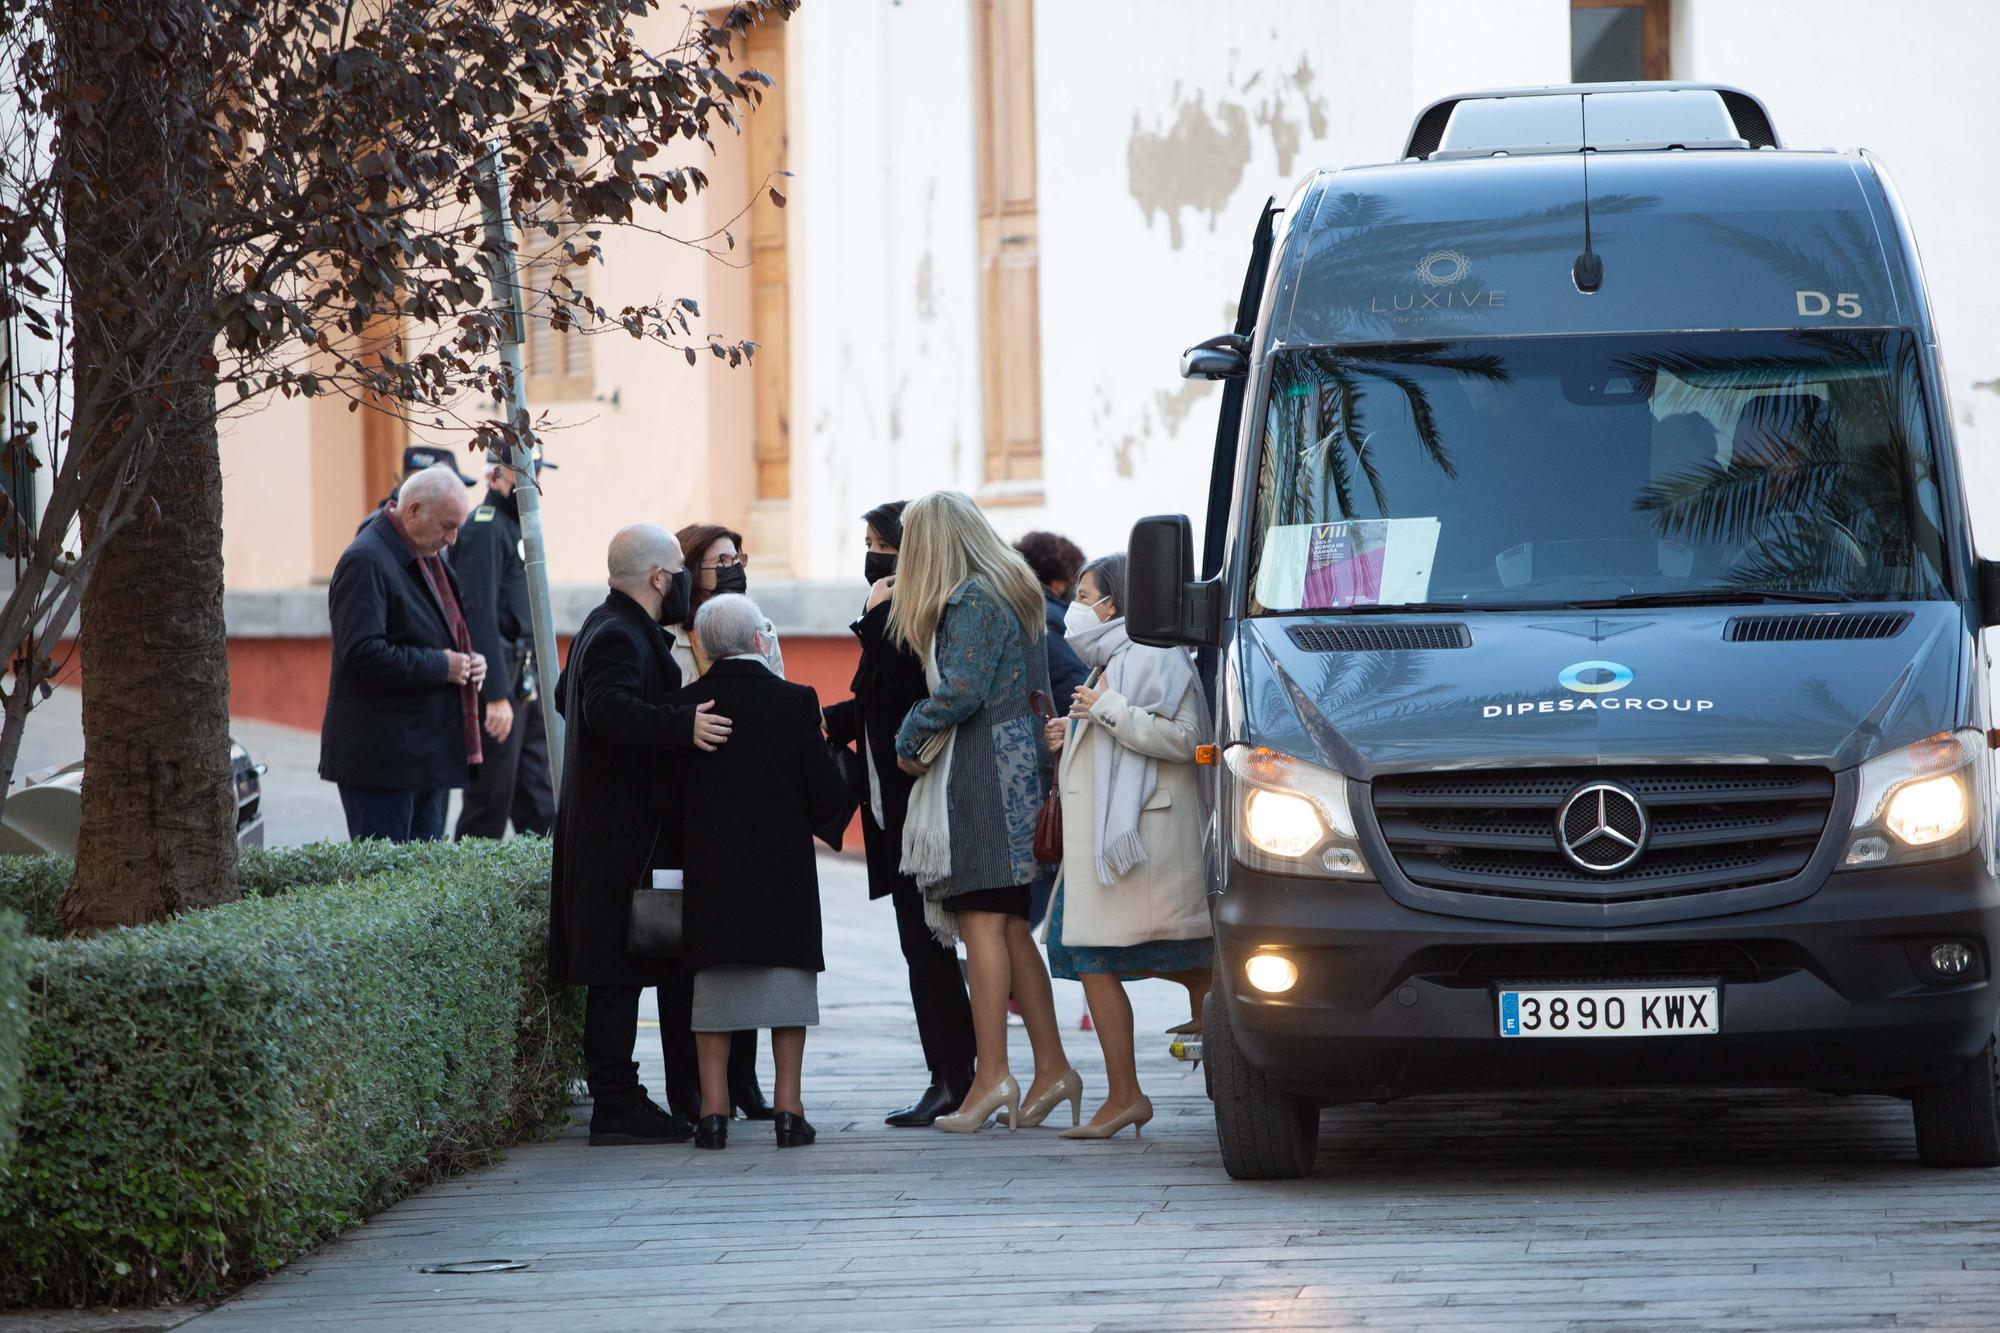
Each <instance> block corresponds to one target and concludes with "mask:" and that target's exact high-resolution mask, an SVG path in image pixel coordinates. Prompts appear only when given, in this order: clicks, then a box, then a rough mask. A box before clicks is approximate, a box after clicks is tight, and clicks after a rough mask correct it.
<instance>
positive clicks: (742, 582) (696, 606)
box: [673, 523, 785, 682]
mask: <svg viewBox="0 0 2000 1333" xmlns="http://www.w3.org/2000/svg"><path fill="white" fill-rule="evenodd" d="M674 536H676V537H677V538H679V539H680V543H681V554H682V555H683V556H685V557H686V559H687V567H688V573H689V574H690V575H692V576H693V578H694V587H693V588H692V589H690V590H689V593H688V609H687V616H686V618H685V619H683V620H682V621H681V623H680V624H678V625H675V626H673V632H674V665H675V666H678V667H679V668H680V669H681V679H682V680H684V681H690V682H691V681H693V680H695V679H696V678H697V677H700V676H703V675H706V674H707V672H708V664H709V658H708V655H707V654H706V653H704V652H702V650H701V639H700V638H699V637H698V636H697V635H696V634H695V632H694V613H695V612H697V611H699V610H701V604H702V603H703V602H706V601H707V600H708V599H709V598H711V597H713V596H715V595H716V594H717V593H719V592H745V591H747V590H748V589H749V587H750V557H749V556H748V555H747V554H745V552H744V550H743V534H742V533H740V532H737V531H735V530H733V529H730V528H725V527H723V526H722V525H721V524H720V523H690V524H688V525H687V526H686V527H684V528H682V529H681V530H680V531H679V532H677V533H675V534H674ZM763 633H764V636H765V637H764V641H765V642H766V643H768V644H769V645H770V648H769V651H768V653H767V655H766V656H765V658H764V665H765V666H767V667H769V668H771V674H772V675H774V676H779V677H782V676H783V675H784V674H785V653H784V649H782V648H780V647H779V646H778V632H777V630H776V629H774V628H772V626H771V622H770V621H768V620H766V621H765V622H764V630H763Z"/></svg>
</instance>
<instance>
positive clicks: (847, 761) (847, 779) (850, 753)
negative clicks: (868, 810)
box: [813, 736, 868, 852]
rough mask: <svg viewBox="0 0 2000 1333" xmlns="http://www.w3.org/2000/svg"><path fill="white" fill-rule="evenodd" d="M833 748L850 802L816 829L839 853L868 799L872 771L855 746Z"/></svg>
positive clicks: (836, 765)
mask: <svg viewBox="0 0 2000 1333" xmlns="http://www.w3.org/2000/svg"><path fill="white" fill-rule="evenodd" d="M861 743H862V744H863V745H866V744H867V743H868V739H867V737H865V736H864V737H862V740H861ZM832 748H833V762H834V766H835V767H836V768H838V769H839V770H840V780H841V782H842V783H843V784H844V785H845V788H846V791H847V799H846V800H845V801H843V802H841V807H840V813H839V814H837V815H835V816H834V817H833V818H832V819H829V820H827V821H826V823H824V824H821V825H820V826H819V827H818V828H816V829H814V830H813V836H815V837H817V838H818V839H819V840H820V841H821V842H823V843H825V844H826V845H827V846H828V847H830V848H832V849H833V850H834V851H836V852H837V851H839V850H840V844H841V843H842V842H843V841H845V840H846V834H847V826H848V825H849V824H850V823H852V822H853V820H854V812H855V811H857V810H859V809H860V808H861V804H862V802H864V801H866V800H867V799H868V768H867V761H866V760H865V759H863V758H862V757H861V756H860V755H858V754H856V753H855V752H854V749H853V747H852V746H847V745H836V746H833V747H832Z"/></svg>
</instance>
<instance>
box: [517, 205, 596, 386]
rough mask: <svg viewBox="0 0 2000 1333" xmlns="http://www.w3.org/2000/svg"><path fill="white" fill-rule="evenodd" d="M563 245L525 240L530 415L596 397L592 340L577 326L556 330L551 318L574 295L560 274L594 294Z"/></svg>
mask: <svg viewBox="0 0 2000 1333" xmlns="http://www.w3.org/2000/svg"><path fill="white" fill-rule="evenodd" d="M562 259H563V254H562V242H561V241H560V240H551V239H549V237H548V235H547V233H545V232H540V231H537V232H534V233H532V234H531V235H530V236H529V237H526V238H524V244H523V246H522V254H521V298H522V300H523V302H524V303H525V304H526V306H527V312H526V313H527V323H528V327H527V330H526V338H525V339H524V341H523V342H522V344H521V361H522V366H523V369H525V370H526V371H527V378H528V406H529V409H530V410H533V409H534V408H536V407H538V406H540V405H541V404H544V403H549V402H563V401H573V400H575V399H579V398H589V397H592V396H593V395H595V394H596V392H597V382H596V376H595V374H594V373H593V372H592V368H591V358H590V339H589V337H587V336H586V335H585V334H583V333H581V332H580V331H578V330H577V329H576V328H575V327H574V326H572V327H570V328H566V329H557V328H556V327H555V326H554V325H552V324H551V323H550V322H549V313H550V311H551V309H552V308H553V307H554V306H555V305H557V304H558V303H559V302H558V299H557V298H556V297H552V296H550V295H549V293H551V292H556V293H559V294H560V296H561V298H562V300H561V301H560V304H564V305H567V304H568V298H569V296H570V291H569V289H568V288H567V287H565V286H563V285H562V284H561V283H559V282H557V281H556V275H557V274H558V273H560V274H561V275H562V276H563V277H564V278H566V279H568V280H569V281H570V282H572V283H574V284H575V285H576V289H577V291H579V292H584V291H588V290H589V288H590V277H589V275H590V269H589V268H588V267H587V266H585V265H580V264H578V265H563V264H562Z"/></svg>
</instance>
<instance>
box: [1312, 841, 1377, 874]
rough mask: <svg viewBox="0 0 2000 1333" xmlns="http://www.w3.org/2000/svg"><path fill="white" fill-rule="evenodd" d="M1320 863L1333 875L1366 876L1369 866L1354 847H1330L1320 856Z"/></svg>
mask: <svg viewBox="0 0 2000 1333" xmlns="http://www.w3.org/2000/svg"><path fill="white" fill-rule="evenodd" d="M1319 863H1320V864H1321V865H1322V866H1324V867H1326V871H1327V873H1328V874H1331V875H1366V874H1367V873H1368V865H1367V863H1366V862H1364V861H1363V860H1362V859H1361V853H1360V851H1359V850H1357V849H1356V848H1353V847H1329V848H1327V849H1326V850H1325V851H1323V852H1321V853H1320V854H1319Z"/></svg>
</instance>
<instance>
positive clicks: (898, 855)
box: [826, 500, 973, 1129]
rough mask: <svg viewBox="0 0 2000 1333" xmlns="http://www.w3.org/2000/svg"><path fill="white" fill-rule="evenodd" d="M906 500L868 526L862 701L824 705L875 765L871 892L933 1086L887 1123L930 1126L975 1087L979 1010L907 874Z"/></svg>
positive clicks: (913, 675)
mask: <svg viewBox="0 0 2000 1333" xmlns="http://www.w3.org/2000/svg"><path fill="white" fill-rule="evenodd" d="M905 503H907V502H906V501H903V500H894V501H891V502H890V503H888V504H884V505H878V506H876V507H875V508H874V509H871V510H869V511H868V512H867V513H866V514H864V515H863V516H862V517H863V518H864V520H866V523H867V541H868V557H867V563H866V566H865V570H866V574H867V578H868V583H869V592H868V605H867V608H866V609H865V610H863V611H862V613H861V618H860V619H859V620H857V621H855V622H854V624H853V626H852V628H853V630H854V636H855V637H856V638H857V639H859V640H860V641H861V665H860V667H859V668H858V669H857V670H856V671H855V673H854V687H853V688H854V697H853V698H852V699H848V700H846V701H844V702H842V703H837V704H835V705H834V706H833V707H831V708H829V709H827V710H826V730H827V737H828V739H830V740H831V741H832V742H833V743H834V744H835V745H841V746H845V745H849V744H852V743H854V742H856V741H860V742H861V743H862V744H863V745H864V746H865V747H866V748H865V754H864V757H865V759H866V760H867V761H870V762H871V763H872V772H871V773H870V778H869V789H868V790H867V791H866V792H864V793H863V794H862V799H861V842H862V846H863V848H864V849H865V850H866V851H867V854H868V896H869V897H870V898H889V899H891V900H892V901H893V902H894V904H895V908H896V933H897V935H898V936H899V937H900V939H901V942H902V946H903V960H904V962H905V963H907V964H908V965H909V971H910V1004H911V1007H912V1008H914V1009H915V1010H916V1015H917V1036H918V1038H919V1039H920V1040H921V1041H922V1042H923V1048H924V1063H925V1064H927V1065H929V1066H930V1071H931V1082H930V1086H929V1087H928V1088H926V1089H925V1090H924V1093H923V1095H922V1096H921V1097H919V1098H917V1100H916V1101H915V1102H913V1103H911V1104H910V1105H908V1106H905V1107H903V1108H902V1109H901V1110H899V1111H894V1112H891V1113H890V1114H889V1116H888V1120H887V1123H888V1124H890V1125H892V1126H895V1127H896V1128H898V1129H923V1128H928V1127H929V1126H930V1125H931V1124H932V1123H933V1122H934V1121H936V1120H937V1118H938V1117H939V1116H940V1115H945V1114H948V1113H950V1112H952V1111H956V1110H957V1109H958V1105H959V1103H960V1102H962V1101H964V1100H965V1094H966V1091H967V1090H968V1089H970V1088H971V1086H972V1053H973V1041H972V1006H971V1004H970V1002H969V1001H968V1000H967V999H966V995H965V977H964V974H963V973H961V972H960V971H959V969H958V954H957V952H956V951H955V950H952V949H948V948H946V947H945V946H944V945H942V944H939V943H938V942H937V938H936V937H935V936H933V935H932V934H931V932H930V927H928V926H926V925H925V924H924V897H923V893H922V892H921V891H920V890H919V889H918V888H917V883H916V881H915V880H913V879H911V878H910V877H909V876H908V875H905V874H904V873H903V872H902V869H901V866H902V860H903V819H904V816H905V815H906V814H907V813H908V811H909V808H910V788H911V787H912V786H914V785H915V784H916V779H915V778H913V777H911V776H910V775H909V774H907V773H905V772H903V771H902V770H901V769H900V768H898V767H897V766H896V729H897V728H898V727H900V726H902V725H903V715H904V714H906V713H908V712H909V711H910V708H911V706H912V705H913V704H915V703H917V702H918V701H920V700H922V699H925V698H928V697H929V695H930V690H929V689H928V688H927V687H926V686H925V684H924V667H923V663H921V662H919V661H918V660H917V657H916V654H914V653H912V652H910V651H909V650H908V649H906V648H903V647H902V646H901V645H899V644H897V643H896V642H895V640H894V639H892V638H891V637H890V636H889V598H890V594H891V592H892V590H893V589H894V586H895V582H896V579H895V570H896V548H897V547H898V546H900V545H902V540H903V506H904V504H905Z"/></svg>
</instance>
